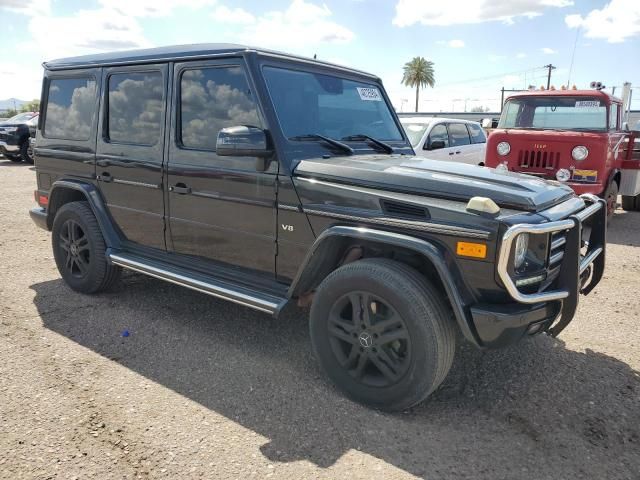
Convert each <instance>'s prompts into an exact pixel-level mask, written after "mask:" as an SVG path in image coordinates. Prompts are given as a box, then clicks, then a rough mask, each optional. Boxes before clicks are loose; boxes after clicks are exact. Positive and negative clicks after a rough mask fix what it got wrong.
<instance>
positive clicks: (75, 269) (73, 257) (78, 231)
mask: <svg viewBox="0 0 640 480" xmlns="http://www.w3.org/2000/svg"><path fill="white" fill-rule="evenodd" d="M58 236H59V237H60V239H59V240H60V241H59V243H58V245H59V246H60V249H62V250H63V251H64V268H65V269H66V270H67V272H68V274H69V275H71V276H73V277H75V278H84V277H85V276H86V275H87V274H88V273H89V267H90V264H91V249H90V248H89V239H88V237H87V234H86V233H85V231H84V230H83V229H82V226H81V225H80V224H79V223H78V222H76V221H75V220H73V219H69V220H67V221H66V222H64V223H63V225H62V228H61V229H60V232H59V234H58Z"/></svg>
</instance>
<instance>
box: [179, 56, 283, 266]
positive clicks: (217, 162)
mask: <svg viewBox="0 0 640 480" xmlns="http://www.w3.org/2000/svg"><path fill="white" fill-rule="evenodd" d="M250 85H251V83H250V80H249V77H248V76H247V72H246V69H245V66H244V62H243V61H242V60H241V59H226V60H215V61H204V62H186V63H181V64H176V65H175V67H174V88H173V92H174V95H173V97H174V102H173V104H174V108H172V111H173V112H174V113H173V114H172V129H171V132H172V133H171V139H170V141H169V162H168V171H167V187H168V191H167V199H168V218H169V227H170V242H169V243H170V244H169V245H168V247H169V250H170V251H172V252H175V253H179V254H183V255H189V256H193V257H199V258H201V259H204V260H210V261H213V262H216V264H217V266H221V267H224V266H225V264H226V265H227V266H229V267H232V269H233V270H234V271H235V272H236V273H241V272H242V271H247V272H248V271H250V272H252V274H255V273H261V274H264V275H266V276H267V277H270V278H273V276H274V275H275V246H276V245H275V240H276V231H275V226H276V217H275V215H276V209H275V200H276V180H277V162H275V161H274V162H271V164H270V166H269V167H268V168H267V170H266V171H260V170H258V169H257V163H258V162H256V158H255V157H227V156H224V157H220V156H218V155H217V154H216V140H217V137H218V132H219V131H220V129H222V128H225V127H232V126H239V125H248V126H256V127H260V128H263V121H262V119H261V118H262V116H261V115H260V114H259V113H258V106H257V101H256V97H255V91H254V89H253V88H252V87H251V86H250ZM198 265H202V262H199V263H198ZM218 273H220V272H218ZM252 278H253V277H252Z"/></svg>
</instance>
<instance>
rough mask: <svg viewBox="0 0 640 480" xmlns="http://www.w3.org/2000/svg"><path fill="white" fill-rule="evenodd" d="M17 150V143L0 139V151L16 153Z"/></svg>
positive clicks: (18, 147) (18, 149)
mask: <svg viewBox="0 0 640 480" xmlns="http://www.w3.org/2000/svg"><path fill="white" fill-rule="evenodd" d="M19 151H20V146H19V145H10V144H8V143H7V142H5V141H4V140H0V153H18V152H19Z"/></svg>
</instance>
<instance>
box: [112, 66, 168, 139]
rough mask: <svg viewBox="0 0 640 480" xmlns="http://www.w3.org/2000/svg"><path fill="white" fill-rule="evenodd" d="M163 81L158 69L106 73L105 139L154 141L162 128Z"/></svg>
mask: <svg viewBox="0 0 640 480" xmlns="http://www.w3.org/2000/svg"><path fill="white" fill-rule="evenodd" d="M163 101H164V85H163V81H162V74H161V73H160V72H140V73H134V72H127V73H117V74H113V75H111V76H110V77H109V113H108V118H107V122H108V132H107V136H108V138H109V141H111V142H114V143H129V144H135V145H149V146H151V145H155V144H156V143H158V141H159V140H160V135H161V132H162V124H161V123H162V106H163Z"/></svg>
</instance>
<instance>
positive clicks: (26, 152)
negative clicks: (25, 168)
mask: <svg viewBox="0 0 640 480" xmlns="http://www.w3.org/2000/svg"><path fill="white" fill-rule="evenodd" d="M20 156H21V157H22V160H23V161H24V162H25V163H29V164H33V148H31V142H30V141H29V139H28V138H27V140H26V141H25V142H24V143H23V144H22V145H21V146H20Z"/></svg>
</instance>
